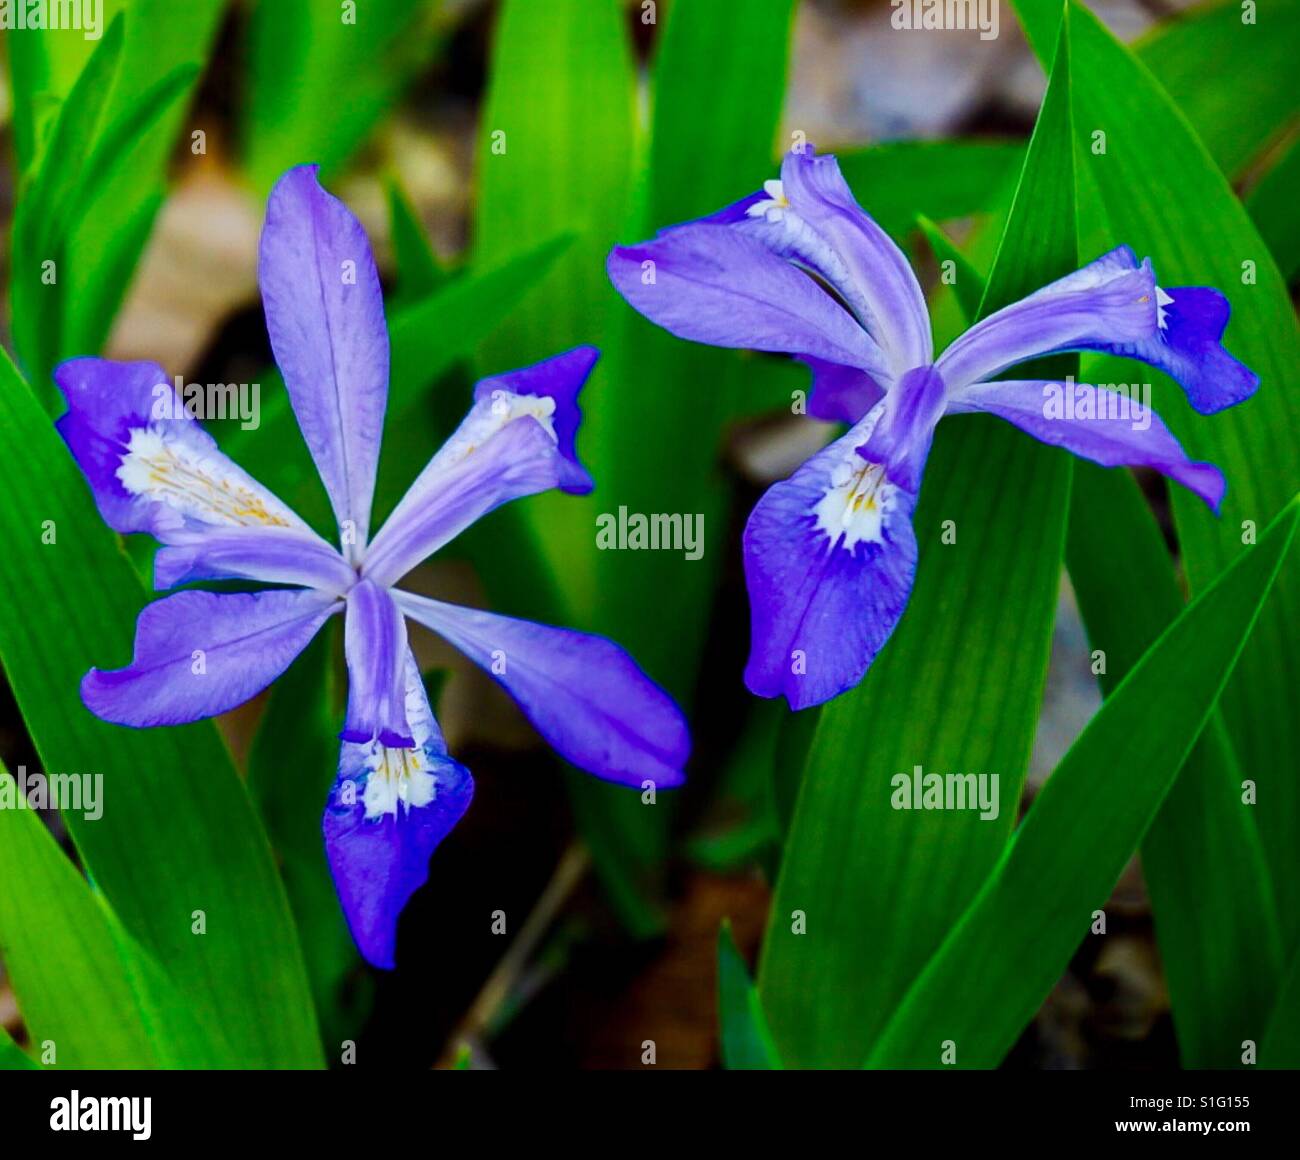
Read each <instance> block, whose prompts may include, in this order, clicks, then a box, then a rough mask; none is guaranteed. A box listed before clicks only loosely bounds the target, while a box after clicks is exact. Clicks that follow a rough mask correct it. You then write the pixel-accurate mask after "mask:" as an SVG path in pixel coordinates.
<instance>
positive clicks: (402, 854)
mask: <svg viewBox="0 0 1300 1160" xmlns="http://www.w3.org/2000/svg"><path fill="white" fill-rule="evenodd" d="M404 680H405V695H406V709H405V715H406V718H407V720H408V721H409V722H410V726H411V732H412V734H413V743H412V746H411V747H410V748H406V749H393V748H388V747H386V746H384V745H382V744H381V743H379V742H370V743H368V744H358V743H354V742H350V741H344V742H343V744H342V747H341V750H340V753H339V772H338V778H337V780H336V781H335V783H334V787H333V789H332V790H331V791H330V796H329V801H328V803H327V804H326V806H325V814H324V817H323V819H322V830H323V832H324V835H325V851H326V854H327V855H328V858H329V865H330V873H331V874H332V875H333V878H334V886H335V889H336V890H337V891H338V896H339V903H340V905H341V906H342V908H343V914H344V917H345V918H346V919H347V923H348V928H349V929H350V930H351V932H352V937H353V939H354V940H355V941H356V944H357V947H358V949H359V950H360V951H361V953H362V954H363V955H364V956H365V958H366V960H367V961H368V962H370V963H373V964H374V965H375V966H377V967H383V968H386V969H392V968H393V967H394V966H396V959H397V921H398V917H399V916H400V914H401V912H402V908H403V907H404V906H405V905H406V903H407V901H408V900H409V899H410V897H411V895H412V894H414V893H415V892H416V890H418V889H419V888H420V886H422V885H423V884H424V882H425V880H426V879H427V878H428V876H429V856H430V855H431V854H432V853H433V851H434V849H435V847H437V845H438V844H439V843H440V842H441V841H442V840H443V838H445V837H446V836H447V834H448V833H450V832H451V830H452V828H453V827H454V826H455V825H456V823H457V822H458V821H460V819H461V817H462V816H463V815H464V813H465V811H466V810H467V809H468V808H469V804H470V799H471V798H472V797H473V794H474V781H473V779H472V778H471V777H470V775H469V770H467V769H466V768H465V767H464V766H463V765H461V764H459V763H458V762H456V761H454V760H452V758H450V757H449V756H448V755H447V746H446V744H445V743H444V742H443V739H442V734H441V732H440V731H439V729H438V724H437V722H436V721H435V720H434V717H433V714H432V712H431V711H430V709H429V701H428V698H427V697H426V695H425V692H424V687H423V685H422V683H421V681H420V673H419V670H418V669H417V668H416V665H415V658H414V657H413V656H411V654H410V650H409V649H408V650H407V652H406V658H405V667H404Z"/></svg>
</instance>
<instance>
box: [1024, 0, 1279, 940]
mask: <svg viewBox="0 0 1300 1160" xmlns="http://www.w3.org/2000/svg"><path fill="white" fill-rule="evenodd" d="M1018 7H1019V9H1020V11H1021V12H1022V15H1025V16H1027V17H1028V18H1029V19H1030V20H1032V21H1038V22H1040V23H1042V24H1043V25H1046V24H1047V23H1050V20H1051V15H1050V12H1049V10H1052V11H1055V10H1056V7H1057V6H1056V5H1055V4H1054V3H1051V2H1050V0H1020V4H1019V5H1018ZM1071 13H1072V15H1071V20H1072V36H1073V37H1074V39H1075V43H1076V46H1077V49H1078V51H1077V53H1076V54H1075V62H1076V64H1075V70H1074V74H1073V77H1072V81H1073V88H1072V92H1073V100H1074V111H1075V125H1076V128H1077V132H1078V148H1079V154H1078V155H1079V157H1080V158H1081V159H1082V160H1081V162H1080V164H1081V165H1085V166H1086V167H1087V170H1088V173H1089V175H1090V178H1091V181H1092V183H1093V184H1094V185H1095V187H1096V189H1097V191H1098V193H1099V197H1100V204H1096V203H1094V202H1092V201H1090V200H1089V201H1085V202H1084V203H1083V205H1082V206H1081V219H1083V222H1084V224H1085V225H1087V227H1088V230H1089V231H1090V232H1096V231H1097V230H1098V228H1099V227H1101V228H1103V229H1104V230H1105V232H1106V233H1107V234H1108V236H1109V237H1110V238H1112V239H1113V240H1114V241H1115V242H1121V241H1122V242H1127V243H1128V244H1129V245H1131V246H1132V247H1133V248H1134V250H1135V251H1136V252H1137V253H1139V254H1150V255H1151V256H1152V260H1153V263H1154V265H1155V268H1156V270H1157V272H1158V273H1159V275H1160V280H1161V284H1162V285H1168V286H1187V285H1192V286H1198V285H1199V286H1207V285H1208V286H1214V287H1216V288H1218V289H1219V290H1221V291H1222V292H1223V293H1224V294H1226V295H1227V297H1228V298H1229V300H1230V301H1231V303H1232V308H1233V309H1232V321H1231V323H1230V325H1229V327H1228V332H1227V335H1226V339H1227V344H1228V346H1229V347H1230V348H1231V349H1232V351H1233V353H1234V354H1235V355H1236V356H1237V357H1238V358H1240V359H1241V360H1242V361H1243V362H1245V363H1246V364H1247V365H1248V366H1249V367H1251V368H1252V369H1253V370H1254V371H1255V372H1256V373H1257V374H1258V375H1259V376H1260V381H1261V386H1260V388H1259V391H1258V392H1257V394H1256V395H1255V397H1254V398H1252V399H1251V400H1250V401H1249V402H1247V403H1245V404H1243V405H1241V406H1238V407H1233V408H1231V409H1229V410H1226V411H1223V412H1220V413H1219V414H1216V415H1213V416H1208V417H1207V416H1202V415H1197V414H1195V413H1194V412H1193V411H1192V410H1191V408H1190V407H1189V406H1188V405H1187V403H1186V402H1185V400H1184V398H1183V395H1182V392H1181V391H1179V390H1178V389H1177V387H1176V386H1175V385H1173V384H1171V383H1169V382H1168V381H1167V380H1164V379H1163V378H1162V377H1161V376H1155V375H1153V372H1152V371H1151V370H1149V369H1148V368H1145V367H1126V368H1125V370H1124V371H1123V372H1117V373H1118V377H1117V379H1116V381H1119V382H1139V383H1140V382H1149V381H1152V379H1153V378H1154V379H1155V380H1156V389H1155V403H1156V409H1157V411H1159V412H1160V414H1161V416H1162V417H1163V418H1164V419H1165V421H1166V423H1167V424H1168V426H1169V427H1170V429H1171V430H1172V431H1173V432H1174V434H1175V435H1176V436H1177V437H1178V439H1179V441H1180V442H1181V443H1182V445H1183V447H1184V448H1185V449H1186V450H1187V452H1188V454H1189V455H1190V456H1191V457H1192V458H1193V459H1197V460H1206V461H1209V462H1212V463H1215V464H1217V465H1218V466H1219V467H1220V468H1221V469H1222V471H1223V473H1224V475H1225V476H1226V477H1227V480H1228V494H1227V498H1226V499H1225V501H1224V504H1223V508H1222V515H1221V518H1219V519H1215V517H1214V516H1213V515H1212V514H1211V513H1209V512H1208V511H1207V510H1206V509H1205V505H1204V504H1202V503H1201V501H1200V500H1198V499H1197V498H1195V497H1194V496H1191V495H1190V494H1188V493H1186V492H1184V491H1183V489H1181V488H1174V489H1172V493H1171V494H1172V500H1173V510H1174V516H1175V521H1176V524H1177V529H1178V539H1179V543H1180V545H1181V548H1182V552H1183V559H1184V562H1185V566H1186V570H1187V576H1188V580H1189V583H1190V587H1191V589H1192V591H1194V592H1195V591H1199V590H1200V589H1201V588H1203V587H1205V585H1206V584H1208V583H1209V582H1210V581H1211V580H1213V579H1214V577H1216V576H1217V575H1218V574H1219V573H1221V572H1222V571H1223V570H1224V568H1226V567H1227V566H1228V564H1230V563H1231V562H1232V561H1233V560H1234V559H1236V558H1237V557H1238V556H1239V555H1241V554H1242V553H1243V552H1246V551H1249V546H1248V540H1249V539H1250V538H1252V537H1253V535H1254V532H1255V530H1256V529H1258V528H1261V527H1263V526H1264V525H1265V524H1267V523H1268V521H1269V519H1270V518H1271V517H1272V516H1273V514H1274V513H1275V512H1277V511H1279V510H1280V509H1281V507H1282V506H1283V505H1284V504H1286V503H1287V502H1289V500H1290V498H1291V496H1292V494H1293V493H1294V491H1295V488H1296V486H1297V484H1298V483H1300V446H1298V445H1297V443H1296V441H1295V439H1294V438H1292V437H1291V432H1293V431H1295V430H1296V429H1297V428H1300V392H1298V391H1297V390H1296V389H1295V387H1296V368H1297V367H1300V335H1298V334H1297V330H1296V323H1295V314H1294V311H1293V308H1292V306H1291V302H1290V298H1289V296H1288V294H1287V289H1286V284H1285V282H1284V280H1283V279H1282V277H1281V275H1280V273H1279V271H1278V269H1277V266H1276V264H1275V263H1274V261H1273V259H1272V257H1271V255H1270V254H1269V252H1268V248H1267V246H1266V245H1265V244H1264V242H1263V240H1262V239H1261V238H1260V236H1259V233H1258V231H1257V230H1256V229H1255V227H1254V225H1253V224H1252V222H1251V221H1250V218H1249V217H1248V215H1247V214H1246V211H1245V209H1244V208H1243V207H1242V205H1241V203H1240V202H1239V201H1238V200H1237V198H1236V197H1235V195H1234V194H1233V192H1232V190H1231V188H1230V187H1229V185H1228V183H1227V181H1226V179H1225V178H1224V177H1223V175H1222V173H1221V172H1220V170H1219V169H1218V167H1217V166H1216V165H1215V163H1214V161H1213V159H1212V158H1211V157H1210V155H1209V154H1208V153H1207V152H1206V150H1205V148H1204V146H1203V145H1202V144H1201V142H1200V141H1199V140H1198V139H1197V137H1196V135H1195V133H1194V132H1193V131H1192V128H1191V127H1190V126H1189V125H1188V123H1187V121H1186V119H1185V118H1184V117H1183V116H1182V114H1181V113H1180V111H1179V110H1178V109H1177V107H1176V106H1175V105H1174V104H1173V103H1172V102H1171V100H1170V98H1169V96H1168V95H1167V94H1166V93H1165V92H1164V91H1163V90H1162V89H1161V88H1160V86H1159V85H1158V84H1157V83H1156V82H1155V81H1154V79H1153V78H1152V77H1151V76H1150V74H1149V73H1148V72H1147V71H1146V70H1145V69H1144V68H1143V66H1142V65H1141V64H1140V63H1139V62H1138V61H1137V60H1135V59H1134V57H1133V56H1132V54H1131V53H1130V52H1129V51H1128V50H1127V49H1125V48H1124V47H1123V46H1122V45H1121V44H1119V43H1118V42H1117V41H1116V40H1115V39H1114V37H1113V36H1111V34H1110V33H1109V32H1107V31H1106V29H1105V28H1104V27H1103V26H1102V25H1101V24H1100V23H1099V22H1098V21H1097V19H1096V17H1095V16H1093V15H1092V14H1091V13H1090V12H1088V11H1087V10H1086V9H1084V8H1082V7H1078V6H1072V8H1071ZM1252 31H1257V32H1260V33H1263V32H1264V31H1265V30H1263V29H1258V30H1252ZM1096 128H1101V129H1103V130H1104V131H1105V132H1106V134H1107V151H1106V153H1105V154H1104V155H1094V154H1093V153H1092V152H1091V143H1092V138H1091V134H1092V132H1093V130H1094V129H1096ZM1245 262H1250V263H1253V265H1252V266H1250V267H1243V263H1245ZM1248 271H1249V272H1253V273H1251V277H1253V281H1249V280H1248V281H1245V282H1243V275H1244V273H1246V272H1248ZM1297 623H1300V564H1297V563H1296V562H1295V561H1292V562H1291V563H1289V564H1288V565H1287V567H1286V569H1285V570H1284V572H1283V575H1282V577H1281V578H1280V579H1279V581H1278V586H1277V594H1276V596H1275V598H1274V599H1273V600H1271V601H1270V602H1269V605H1268V607H1267V608H1266V609H1265V610H1264V614H1263V618H1262V620H1261V622H1260V624H1259V626H1258V628H1257V629H1256V631H1255V633H1254V635H1253V636H1252V638H1251V641H1250V643H1249V645H1248V646H1247V648H1246V651H1245V652H1244V653H1243V655H1242V658H1241V661H1240V663H1239V664H1238V666H1237V670H1236V675H1235V676H1234V677H1233V680H1232V681H1231V682H1230V683H1229V685H1228V688H1227V690H1226V691H1225V693H1224V696H1223V701H1222V710H1223V716H1224V721H1225V724H1226V725H1227V728H1228V732H1229V733H1230V735H1231V737H1232V740H1233V744H1234V746H1235V748H1236V753H1237V757H1238V759H1239V761H1240V763H1241V766H1242V768H1243V769H1244V770H1246V771H1248V776H1250V777H1252V778H1254V779H1256V780H1257V782H1258V787H1259V790H1258V792H1259V801H1260V803H1261V804H1260V806H1259V807H1258V811H1257V821H1258V826H1259V830H1260V835H1261V837H1262V839H1263V843H1264V849H1265V853H1266V855H1267V858H1268V864H1269V868H1270V871H1271V873H1272V877H1273V885H1274V890H1275V893H1276V897H1277V907H1278V913H1279V915H1280V917H1281V920H1282V923H1283V929H1282V937H1283V946H1284V948H1286V949H1290V948H1291V947H1293V946H1294V945H1295V943H1296V940H1297V938H1300V782H1298V781H1297V779H1296V778H1295V777H1294V776H1292V771H1293V770H1295V769H1297V768H1300V715H1297V714H1296V713H1295V712H1294V705H1293V703H1292V702H1293V698H1292V696H1291V693H1290V690H1291V689H1292V688H1294V687H1295V685H1296V683H1297V682H1300V658H1298V655H1297V650H1296V648H1295V629H1294V626H1295V625H1296V624H1297Z"/></svg>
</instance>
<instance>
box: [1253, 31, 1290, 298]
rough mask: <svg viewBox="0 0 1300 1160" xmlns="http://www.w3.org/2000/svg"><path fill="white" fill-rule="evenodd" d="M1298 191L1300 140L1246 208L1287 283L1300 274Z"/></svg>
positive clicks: (1266, 177) (1258, 187)
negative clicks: (1296, 198) (1296, 197)
mask: <svg viewBox="0 0 1300 1160" xmlns="http://www.w3.org/2000/svg"><path fill="white" fill-rule="evenodd" d="M1297 11H1300V8H1298V9H1297ZM1297 189H1300V140H1296V141H1292V142H1291V144H1290V146H1288V148H1287V150H1286V152H1285V153H1284V154H1283V155H1282V157H1281V158H1280V159H1279V160H1278V162H1277V164H1275V165H1274V166H1273V167H1272V168H1271V169H1270V170H1269V171H1268V172H1267V173H1265V174H1264V176H1263V177H1261V178H1260V179H1259V183H1258V184H1257V185H1256V186H1255V188H1254V189H1252V190H1251V191H1250V193H1249V194H1248V195H1247V197H1246V208H1247V209H1248V210H1249V211H1250V216H1251V219H1252V220H1253V221H1254V223H1255V228H1256V229H1258V230H1259V236H1260V237H1261V238H1263V239H1264V243H1265V245H1267V246H1268V248H1269V250H1270V251H1271V252H1272V254H1273V258H1274V260H1275V261H1276V262H1277V265H1278V269H1280V270H1281V271H1282V276H1283V277H1284V278H1285V279H1286V281H1287V282H1288V283H1289V282H1293V281H1294V280H1295V276H1296V274H1297V273H1300V214H1297V213H1296V211H1295V192H1296V190H1297Z"/></svg>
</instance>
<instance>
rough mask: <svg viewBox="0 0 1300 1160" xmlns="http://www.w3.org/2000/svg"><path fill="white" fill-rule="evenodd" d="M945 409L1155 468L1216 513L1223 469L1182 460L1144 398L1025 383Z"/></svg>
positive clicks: (967, 394)
mask: <svg viewBox="0 0 1300 1160" xmlns="http://www.w3.org/2000/svg"><path fill="white" fill-rule="evenodd" d="M950 409H951V410H953V411H988V412H989V413H990V414H993V415H997V416H998V417H999V418H1001V419H1005V420H1006V421H1007V422H1008V423H1012V424H1014V425H1015V426H1017V427H1019V428H1020V429H1021V430H1022V431H1024V432H1026V433H1028V434H1030V435H1032V436H1033V437H1034V438H1035V439H1037V440H1039V441H1040V442H1043V443H1050V444H1051V445H1052V446H1053V447H1064V448H1065V449H1066V450H1067V451H1070V452H1072V453H1073V454H1075V455H1079V456H1082V457H1083V458H1084V459H1091V460H1092V461H1093V462H1094V463H1100V464H1101V465H1102V466H1103V467H1151V468H1154V469H1155V470H1156V471H1158V472H1160V473H1161V474H1162V475H1167V476H1168V477H1169V478H1170V479H1173V480H1176V481H1177V482H1178V483H1181V484H1182V485H1183V486H1184V487H1185V488H1187V489H1188V490H1189V491H1191V492H1193V493H1194V494H1196V495H1198V496H1200V497H1201V499H1203V500H1204V501H1205V502H1206V503H1207V504H1208V505H1209V507H1210V509H1211V510H1212V511H1214V512H1215V513H1216V514H1217V513H1218V510H1219V504H1220V503H1221V502H1222V500H1223V493H1224V490H1225V487H1226V484H1225V483H1224V479H1223V474H1222V472H1220V471H1219V469H1218V468H1217V467H1215V466H1214V465H1213V464H1212V463H1197V462H1194V461H1193V460H1190V459H1188V458H1187V454H1186V452H1184V451H1183V449H1182V447H1181V446H1180V445H1179V443H1178V440H1177V439H1175V438H1174V437H1173V435H1172V434H1170V432H1169V429H1168V428H1167V427H1166V426H1165V425H1164V423H1163V422H1162V421H1161V419H1160V416H1159V415H1157V414H1156V413H1155V412H1154V411H1153V410H1152V409H1151V406H1150V402H1149V401H1148V400H1145V399H1141V398H1133V397H1130V396H1129V395H1122V394H1120V393H1119V392H1116V391H1111V390H1105V389H1102V388H1099V387H1095V386H1091V385H1089V384H1087V383H1074V382H1066V383H1061V382H1050V381H1044V380H1028V381H1019V382H998V383H979V384H977V385H975V386H973V387H967V388H966V389H965V390H964V391H962V392H961V393H960V394H958V395H957V396H956V397H955V398H954V399H953V400H952V401H951V404H950Z"/></svg>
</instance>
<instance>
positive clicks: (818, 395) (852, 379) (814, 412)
mask: <svg viewBox="0 0 1300 1160" xmlns="http://www.w3.org/2000/svg"><path fill="white" fill-rule="evenodd" d="M800 361H801V362H804V363H807V364H808V367H809V369H810V370H811V371H812V375H813V379H812V394H811V395H809V397H808V414H809V415H811V416H812V417H813V418H814V419H826V420H828V421H829V422H832V423H848V424H850V425H852V424H854V423H856V422H857V421H858V420H859V419H861V418H862V417H863V416H864V415H866V413H867V412H868V411H870V410H871V408H872V407H874V406H875V405H876V404H877V403H878V402H880V400H881V399H882V398H884V395H885V390H884V388H883V387H882V386H881V385H880V384H879V383H877V382H876V380H875V379H873V378H872V377H871V376H870V375H869V374H867V373H866V371H860V370H858V369H857V368H856V367H846V366H840V364H839V363H831V362H826V361H825V360H823V359H819V358H813V357H812V356H811V355H801V356H800Z"/></svg>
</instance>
